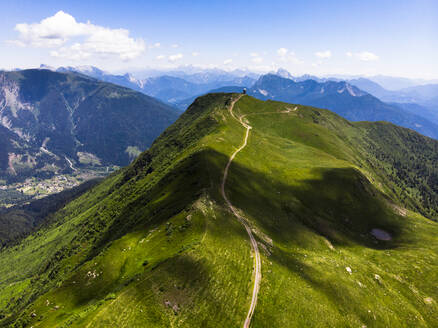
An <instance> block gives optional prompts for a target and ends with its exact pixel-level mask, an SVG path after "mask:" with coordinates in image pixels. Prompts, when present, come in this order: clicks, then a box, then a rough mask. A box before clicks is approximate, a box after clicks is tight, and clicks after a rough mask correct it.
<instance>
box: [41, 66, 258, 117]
mask: <svg viewBox="0 0 438 328" xmlns="http://www.w3.org/2000/svg"><path fill="white" fill-rule="evenodd" d="M42 68H49V67H46V66H43V67H42ZM49 69H51V68H49ZM56 71H57V72H76V73H81V74H84V75H87V76H91V77H94V78H96V79H99V80H102V81H106V82H111V83H115V84H118V85H121V86H124V87H127V88H131V89H133V90H136V91H140V92H143V93H144V94H147V95H149V96H152V97H155V98H158V99H160V100H162V101H164V102H166V103H169V104H171V105H174V106H176V107H178V108H180V107H179V106H178V103H180V102H181V101H183V100H185V99H187V98H190V97H193V96H198V95H201V94H205V93H207V92H209V91H210V90H213V89H217V88H221V87H224V86H230V85H233V86H234V85H237V86H242V87H244V86H251V85H252V84H254V82H255V81H256V78H257V77H258V75H256V74H253V73H249V72H241V71H236V72H231V73H230V72H225V71H222V70H206V71H201V72H196V71H195V72H193V73H190V72H186V71H163V72H161V75H157V74H159V73H158V72H154V74H153V76H150V77H146V78H141V79H139V78H136V77H134V76H133V75H132V74H124V75H113V74H109V73H106V72H104V71H102V70H100V69H98V68H96V67H93V66H85V67H84V66H82V67H60V68H58V69H56ZM244 73H248V75H243V74H244ZM185 108H186V107H185ZM185 108H182V109H185Z"/></svg>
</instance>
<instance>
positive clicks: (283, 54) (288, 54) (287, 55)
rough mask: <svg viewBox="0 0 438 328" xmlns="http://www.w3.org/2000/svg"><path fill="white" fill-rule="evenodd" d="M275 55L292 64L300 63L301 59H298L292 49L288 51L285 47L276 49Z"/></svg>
mask: <svg viewBox="0 0 438 328" xmlns="http://www.w3.org/2000/svg"><path fill="white" fill-rule="evenodd" d="M277 55H278V57H280V60H281V61H282V62H289V63H292V64H302V63H303V61H302V60H300V59H298V58H297V56H296V55H295V53H294V52H293V51H289V50H288V49H286V48H280V49H278V50H277Z"/></svg>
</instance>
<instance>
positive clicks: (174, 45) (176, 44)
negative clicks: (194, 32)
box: [171, 43, 179, 48]
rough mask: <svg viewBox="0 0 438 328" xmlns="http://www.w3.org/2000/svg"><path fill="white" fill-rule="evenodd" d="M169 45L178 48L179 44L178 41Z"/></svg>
mask: <svg viewBox="0 0 438 328" xmlns="http://www.w3.org/2000/svg"><path fill="white" fill-rule="evenodd" d="M171 47H172V48H179V44H178V43H175V44H172V45H171Z"/></svg>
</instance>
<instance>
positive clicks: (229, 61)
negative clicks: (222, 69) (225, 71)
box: [224, 58, 233, 65]
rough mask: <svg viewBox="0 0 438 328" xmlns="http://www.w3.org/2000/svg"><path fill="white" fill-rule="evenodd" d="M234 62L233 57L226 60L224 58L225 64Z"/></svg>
mask: <svg viewBox="0 0 438 328" xmlns="http://www.w3.org/2000/svg"><path fill="white" fill-rule="evenodd" d="M232 62H233V60H232V59H231V58H230V59H226V60H224V65H229V64H231V63H232Z"/></svg>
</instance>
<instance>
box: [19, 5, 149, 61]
mask: <svg viewBox="0 0 438 328" xmlns="http://www.w3.org/2000/svg"><path fill="white" fill-rule="evenodd" d="M15 30H16V31H17V32H18V39H17V40H13V41H11V42H12V43H14V44H16V45H20V46H23V47H25V46H31V47H44V48H57V50H53V51H51V53H50V54H51V55H52V56H55V57H63V58H69V59H83V58H88V57H90V56H92V55H99V56H104V57H105V56H118V57H120V58H121V59H123V60H129V59H133V58H135V57H138V56H139V55H141V54H142V53H143V52H144V51H145V49H146V45H145V42H144V40H143V39H134V38H132V37H131V36H130V35H129V31H128V30H126V29H122V28H120V29H110V28H107V27H103V26H99V25H95V24H92V23H90V22H89V21H88V22H86V23H80V22H77V21H76V19H75V18H74V17H73V16H71V15H69V14H68V13H65V12H63V11H58V12H57V13H56V14H55V15H53V16H51V17H47V18H45V19H43V20H41V21H40V22H39V23H32V24H27V23H21V24H17V25H16V26H15ZM72 40H74V41H75V42H74V43H73V44H68V42H69V41H72Z"/></svg>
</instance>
